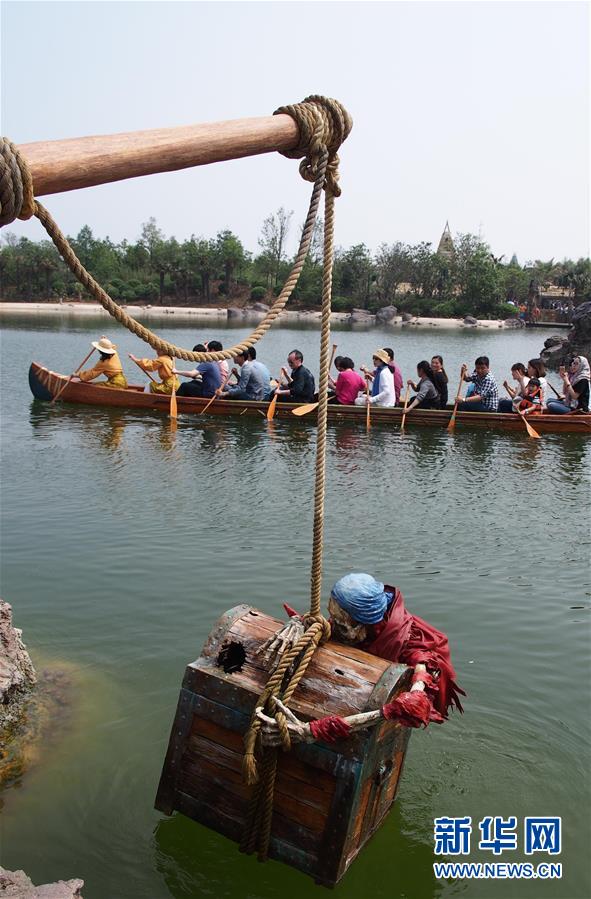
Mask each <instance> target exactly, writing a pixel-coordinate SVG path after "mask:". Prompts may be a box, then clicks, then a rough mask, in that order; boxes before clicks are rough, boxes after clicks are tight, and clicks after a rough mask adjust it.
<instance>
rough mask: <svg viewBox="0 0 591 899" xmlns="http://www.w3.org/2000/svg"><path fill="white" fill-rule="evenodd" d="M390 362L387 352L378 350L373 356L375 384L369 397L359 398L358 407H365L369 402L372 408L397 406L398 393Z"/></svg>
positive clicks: (356, 403)
mask: <svg viewBox="0 0 591 899" xmlns="http://www.w3.org/2000/svg"><path fill="white" fill-rule="evenodd" d="M389 361H390V359H389V356H388V354H387V353H386V351H385V350H376V351H375V353H374V354H373V364H374V365H375V371H374V373H373V384H372V388H371V393H370V395H369V396H367V395H366V396H358V397H357V399H356V400H355V405H356V406H365V405H366V404H367V403H368V402H369V403H371V405H372V406H395V405H396V392H395V390H394V376H393V374H392V372H391V370H390V369H389V368H388V362H389Z"/></svg>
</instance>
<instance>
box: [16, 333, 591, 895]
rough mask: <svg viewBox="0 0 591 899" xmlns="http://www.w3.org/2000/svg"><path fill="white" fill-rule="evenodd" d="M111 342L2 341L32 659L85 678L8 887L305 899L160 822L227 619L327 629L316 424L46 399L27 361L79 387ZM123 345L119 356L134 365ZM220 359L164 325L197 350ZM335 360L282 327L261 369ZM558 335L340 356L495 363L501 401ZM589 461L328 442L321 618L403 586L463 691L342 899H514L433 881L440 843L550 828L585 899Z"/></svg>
mask: <svg viewBox="0 0 591 899" xmlns="http://www.w3.org/2000/svg"><path fill="white" fill-rule="evenodd" d="M93 327H94V330H93ZM103 330H104V322H103V323H101V325H100V331H99V333H102V332H103ZM91 333H92V334H95V333H96V327H95V326H92V325H91V324H90V323H89V322H85V323H84V325H82V324H79V323H78V322H76V328H75V330H74V331H73V332H70V331H69V330H68V328H67V327H65V326H64V327H63V328H57V329H56V327H55V324H54V325H53V326H47V327H45V329H44V330H37V329H36V326H31V327H28V326H27V330H22V329H19V328H13V329H11V330H10V331H9V333H8V335H4V338H3V354H2V360H1V364H2V367H3V374H4V377H6V378H7V383H8V377H9V378H10V380H9V383H10V385H11V390H10V392H8V391H4V393H3V396H2V407H1V409H0V412H1V414H2V436H3V440H4V443H3V450H2V515H3V521H2V544H3V555H2V589H3V595H4V598H6V599H7V600H8V601H10V602H11V603H12V604H13V607H14V610H15V617H16V619H17V620H18V622H19V626H22V627H23V630H24V635H25V640H26V642H27V643H28V645H29V649H30V651H31V653H32V655H33V658H34V659H35V653H36V652H37V653H38V652H39V651H40V650H42V651H43V653H44V655H46V656H49V657H51V656H55V657H59V658H64V657H66V658H68V659H70V660H71V661H72V663H73V664H75V665H76V666H78V667H79V669H80V671H82V672H84V675H85V681H84V689H83V690H82V691H81V693H82V698H83V703H82V708H81V714H80V716H76V717H75V720H74V722H73V725H72V728H71V730H70V732H69V734H68V738H67V740H63V741H61V742H59V744H58V745H56V746H55V747H54V748H53V749H52V751H51V752H49V753H47V754H46V755H45V757H44V758H43V764H40V765H38V766H37V767H36V768H35V769H34V771H33V772H31V775H30V778H25V780H24V781H23V785H22V787H21V789H19V790H18V791H11V795H10V801H9V802H8V803H7V805H6V808H5V809H4V815H3V817H4V822H5V823H4V828H3V857H2V862H3V863H4V864H5V865H6V866H7V867H9V868H21V867H22V868H24V869H25V870H27V872H28V873H29V874H30V876H32V877H33V879H34V880H35V881H36V882H48V881H50V880H55V879H59V878H60V877H63V876H65V875H66V874H67V875H68V876H80V877H82V878H83V879H84V880H85V881H86V887H85V896H88V897H89V899H104V897H107V896H108V897H111V896H112V897H119V896H121V897H123V896H125V899H144V897H150V899H165V897H167V896H173V897H183V899H184V897H187V899H188V897H201V896H206V895H211V894H213V893H215V894H216V895H224V896H228V897H231V899H234V897H236V899H242V896H244V895H245V892H247V893H248V895H249V897H250V899H257V897H265V896H270V895H277V894H285V896H286V899H287V897H290V896H292V895H293V896H294V897H295V895H296V893H297V894H298V895H301V893H302V891H304V892H305V891H306V890H310V889H311V888H312V884H311V882H310V881H308V880H306V879H304V878H303V876H302V875H300V874H298V872H296V871H291V870H290V869H287V868H285V867H283V866H280V865H278V864H276V863H270V864H268V865H266V866H262V865H257V864H256V862H254V861H253V860H252V859H249V858H245V857H244V856H242V855H240V854H239V853H238V851H237V849H236V847H235V846H234V845H233V844H231V843H229V842H228V841H226V840H225V839H224V838H222V837H219V836H217V835H215V834H211V833H209V832H208V831H206V830H204V829H203V828H202V827H200V826H199V825H196V824H194V823H193V822H191V821H187V820H185V819H183V818H181V817H178V816H177V817H174V818H172V819H170V820H169V819H165V820H163V819H162V816H161V815H159V814H158V813H156V812H154V810H153V807H152V806H153V800H154V795H155V791H156V786H157V783H158V779H159V775H160V770H161V766H162V761H163V758H164V753H165V750H166V745H167V741H168V735H169V728H170V725H171V721H172V717H173V713H174V709H175V706H176V702H177V698H178V691H179V687H180V684H181V680H182V676H183V671H184V668H185V665H186V664H187V662H188V661H191V660H192V659H194V658H196V657H197V656H198V654H199V651H200V648H201V646H202V644H203V642H204V640H205V639H206V637H207V635H208V633H209V631H210V630H211V627H212V626H213V623H214V621H215V619H216V618H217V617H218V616H219V615H220V614H221V613H222V612H223V611H225V610H226V609H228V608H230V607H231V606H233V605H236V604H237V603H238V602H249V603H252V604H253V605H255V606H258V607H259V608H262V609H263V610H264V611H266V612H271V613H274V614H281V603H282V602H284V601H287V602H289V603H290V604H291V605H293V606H294V607H296V608H299V609H304V608H305V607H306V606H307V604H308V597H309V569H310V553H311V542H312V491H313V482H314V464H315V452H316V433H315V429H314V425H313V422H309V421H305V420H301V421H296V420H291V419H290V420H284V419H275V420H274V421H273V422H267V421H266V419H265V418H264V417H261V418H260V419H259V418H258V417H257V418H251V417H250V416H246V415H245V416H237V417H236V418H234V419H227V420H225V419H219V418H217V417H216V416H208V415H206V416H184V415H181V416H180V417H179V419H178V426H177V429H176V431H172V430H171V427H170V420H169V419H168V417H167V416H166V415H163V414H160V413H157V412H151V411H147V412H139V411H138V410H135V411H134V410H116V409H100V408H96V407H82V406H68V405H67V404H65V403H63V404H62V403H60V404H57V405H56V406H55V407H52V406H49V405H48V404H44V403H40V402H37V401H33V400H32V399H31V396H30V393H29V391H28V385H27V369H28V366H29V363H30V361H31V358H32V357H34V358H37V359H38V360H39V361H41V362H46V363H47V364H49V365H51V367H53V368H55V369H61V370H65V371H71V370H73V366H75V365H76V363H77V362H79V360H80V357H81V355H82V353H81V348H82V349H84V346H86V344H87V342H88V339H89V336H90V334H91ZM108 333H109V334H110V336H111V337H112V339H115V341H116V342H117V343H118V344H119V346H120V347H121V351H122V355H123V354H124V353H125V352H127V351H131V352H134V351H137V350H138V349H139V346H138V341H137V340H136V339H135V338H134V337H132V336H131V335H128V334H126V333H125V332H123V331H121V330H117V329H116V328H115V327H113V328H112V330H109V332H108ZM216 333H219V328H218V329H215V330H214V328H212V327H211V325H210V324H208V326H207V328H203V330H201V331H199V330H198V327H197V325H195V327H193V325H191V326H190V327H187V328H182V327H180V326H179V325H176V324H175V325H172V324H171V323H170V322H169V321H167V322H166V324H165V326H164V327H163V336H165V337H168V338H170V339H173V340H175V341H177V342H179V343H183V344H184V345H189V344H190V345H192V344H193V343H194V342H195V338H196V337H199V338H202V337H203V338H207V337H213V336H215V334H216ZM243 333H244V332H243V331H242V330H238V329H235V330H234V331H232V330H231V329H228V331H227V332H225V336H226V338H227V341H229V340H234V339H235V338H236V337H238V336H239V335H242V334H243ZM318 336H319V335H318V332H317V331H316V330H310V331H305V332H304V331H302V332H299V331H298V333H297V334H294V332H293V330H288V329H283V328H281V329H278V330H277V331H275V332H272V333H271V335H270V336H269V338H268V340H267V341H266V342H265V343H264V344H263V345H262V347H264V349H261V358H263V359H264V361H265V362H267V363H268V364H269V365H270V367H271V368H272V370H274V371H276V370H278V367H279V364H280V363H281V362H282V361H284V359H285V356H286V355H287V352H288V351H289V350H291V349H293V346H294V345H296V343H297V344H299V345H300V348H301V349H302V351H303V352H304V355H305V356H306V360H308V359H310V360H314V359H315V358H316V354H317V348H318ZM543 336H544V335H541V337H540V335H539V334H538V333H535V334H534V335H533V336H532V334H531V333H529V332H528V333H527V334H510V335H509V334H507V335H505V334H503V335H501V334H488V333H486V334H479V333H476V334H474V333H471V334H470V335H467V334H455V333H451V332H450V333H446V334H444V333H443V332H421V333H420V334H419V333H418V332H413V333H405V334H404V335H400V336H399V335H397V336H396V338H395V339H394V338H393V336H392V333H391V332H390V333H387V332H384V333H382V334H379V333H378V332H376V331H373V332H369V333H365V332H355V333H352V332H341V333H339V336H338V342H339V350H340V349H341V347H342V349H343V350H345V349H346V350H347V352H348V353H350V354H351V355H352V357H353V358H356V360H357V361H361V360H362V359H365V360H366V361H367V360H368V358H369V355H370V354H371V351H372V349H373V348H375V344H376V341H377V342H378V345H380V344H384V345H392V343H394V344H395V352H396V356H397V359H398V361H399V362H400V363H401V365H402V367H403V370H405V369H406V370H407V371H408V370H409V368H410V365H411V364H412V363H414V361H416V359H418V358H430V355H432V353H433V352H439V351H442V353H443V355H444V357H445V360H446V366H447V368H448V371H450V377H451V371H452V370H453V368H454V367H456V366H457V367H459V364H460V363H461V362H462V361H463V358H465V357H466V356H467V357H468V358H471V357H473V356H475V355H477V354H479V353H480V352H486V353H487V354H488V355H490V356H491V358H492V359H494V360H495V369H496V370H497V374H501V375H502V374H503V373H504V370H505V369H506V368H507V367H508V366H509V365H510V364H511V363H512V362H514V361H515V360H516V359H519V358H521V359H527V358H530V357H532V356H533V355H535V354H536V353H537V350H538V349H539V346H538V344H539V343H540V342H541V340H542V339H543ZM310 364H311V367H312V368H314V362H313V361H312V362H311V363H310ZM590 445H591V442H590V441H589V440H587V439H586V437H585V436H583V435H570V436H566V435H565V436H561V435H544V436H543V437H542V439H541V440H530V439H529V438H528V437H527V435H526V434H523V435H520V434H495V433H488V432H486V431H481V430H474V431H470V430H468V429H466V428H462V427H461V425H460V424H458V426H457V428H456V431H455V433H454V434H448V433H447V431H444V430H443V429H442V430H436V429H433V428H417V427H416V426H413V425H412V424H411V423H410V422H409V424H408V426H407V429H406V433H405V434H404V435H401V434H400V431H399V429H398V428H394V429H391V428H387V427H382V426H380V427H378V426H375V427H373V426H372V428H371V430H370V432H369V433H366V430H365V424H364V422H363V421H361V422H359V423H357V422H354V423H353V422H349V421H346V422H343V423H342V424H337V423H335V422H332V423H330V424H329V429H328V448H327V490H328V494H327V500H326V518H325V540H326V551H325V560H324V581H323V585H324V590H323V592H324V595H325V596H326V594H327V592H328V588H329V586H330V584H331V583H332V582H334V580H336V579H337V578H338V577H340V576H341V575H342V574H343V573H344V572H345V571H346V570H366V571H371V572H373V573H374V574H375V575H376V576H377V577H379V578H380V579H382V580H384V581H387V582H389V583H395V584H398V585H399V586H400V587H401V589H402V590H403V592H404V594H405V597H406V600H407V605H408V607H409V609H410V610H411V611H412V612H414V613H416V614H418V615H420V616H422V617H424V618H426V619H427V620H429V621H431V622H432V623H433V624H434V625H435V626H436V627H439V628H441V629H442V630H444V631H446V632H447V633H448V634H449V637H450V642H451V645H452V651H453V656H454V662H455V665H456V668H457V670H458V678H459V681H460V683H461V684H462V686H463V687H464V688H465V689H466V690H467V692H468V700H467V702H466V715H465V716H464V717H463V718H460V717H459V716H455V717H454V718H453V719H452V720H451V721H450V722H449V723H447V724H445V725H444V726H442V727H439V728H435V727H432V728H429V729H428V730H427V731H424V732H421V733H415V734H413V736H412V740H411V746H410V751H409V755H408V759H407V763H406V769H405V774H404V776H403V779H402V785H401V790H400V797H399V801H398V807H397V809H396V810H395V811H394V813H393V814H392V815H391V816H390V818H389V819H388V821H387V823H386V824H385V825H384V827H383V828H382V829H381V830H380V832H379V833H378V834H377V835H376V837H375V838H374V839H372V841H371V842H370V844H369V845H368V846H367V847H366V849H365V850H364V852H363V853H362V855H361V857H360V858H359V859H358V860H357V861H356V862H355V863H354V865H353V867H352V868H351V870H350V871H349V873H348V874H347V876H346V877H345V879H344V881H343V883H342V884H341V885H340V886H339V887H338V888H337V893H338V894H342V896H346V897H350V899H360V897H362V896H365V895H366V894H367V884H368V883H370V882H371V892H372V897H376V899H402V897H406V896H408V897H412V899H415V897H420V899H423V897H424V899H429V897H434V896H439V895H442V896H456V895H459V894H460V893H463V894H464V895H466V896H470V897H481V896H482V897H499V899H501V897H505V896H506V895H507V892H506V888H505V887H504V886H503V885H502V884H498V883H493V882H492V881H491V882H487V883H485V882H476V881H474V882H469V883H468V882H464V884H463V885H458V884H453V883H446V884H443V883H442V884H439V883H436V882H434V880H433V877H432V869H431V863H432V860H433V855H432V828H433V818H434V817H435V816H443V815H458V816H463V815H471V816H472V818H473V820H474V821H475V822H478V821H479V820H480V819H481V818H483V817H484V816H485V815H488V814H493V815H498V814H502V815H503V816H505V817H507V816H509V815H516V816H517V817H518V818H519V819H521V818H522V817H523V816H524V815H526V814H529V815H532V814H533V815H537V814H552V815H562V816H563V821H564V827H565V829H566V836H565V847H566V848H565V852H564V854H563V857H562V859H561V860H562V861H563V864H564V870H565V876H564V879H563V881H562V884H561V888H562V889H563V896H564V897H567V896H568V897H569V899H570V897H576V899H578V897H581V899H582V897H584V896H586V895H587V893H588V881H587V880H586V878H587V869H586V867H585V863H584V860H585V852H586V846H587V841H588V837H587V832H586V830H585V827H586V822H585V821H582V820H581V815H580V811H579V812H577V811H576V810H577V809H579V810H580V808H582V807H583V805H584V802H587V804H588V797H589V772H588V765H587V764H586V760H587V758H588V741H589V736H590V735H589V720H588V719H589V717H590V716H588V715H587V711H588V709H586V708H584V707H583V706H584V704H583V703H582V702H581V695H580V691H579V690H577V689H574V688H573V675H572V665H571V664H570V660H573V659H574V660H576V665H577V683H578V684H579V685H581V684H584V683H587V682H588V677H589V673H590V672H589V652H588V638H589V622H590V621H591V613H590V612H589V604H590V600H589V594H590V593H591V586H590V583H591V578H590V576H589V545H590V541H589V536H588V532H587V531H586V529H585V528H586V525H585V523H584V516H585V512H586V510H587V508H588V500H589V495H588V475H589V462H590V452H589V447H590ZM565 660H569V663H568V664H565ZM573 810H575V811H573ZM106 858H107V859H108V860H109V864H108V865H105V862H104V860H105V859H106ZM471 858H472V860H475V861H483V860H488V859H483V857H482V853H478V851H477V850H475V851H473V853H472V856H471ZM518 860H523V859H522V858H521V856H520V858H519V859H518ZM122 884H123V885H124V886H123V887H122ZM245 884H247V887H246V886H245ZM522 886H523V889H522ZM557 895H559V894H557V892H556V889H555V885H554V887H553V885H552V883H551V882H544V883H541V882H536V883H533V882H532V883H525V882H524V883H523V885H520V894H519V899H530V897H531V899H546V897H547V899H556V897H557ZM561 899H562V895H561Z"/></svg>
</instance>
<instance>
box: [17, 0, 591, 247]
mask: <svg viewBox="0 0 591 899" xmlns="http://www.w3.org/2000/svg"><path fill="white" fill-rule="evenodd" d="M310 93H322V94H326V95H328V96H333V97H336V98H338V99H339V100H341V102H343V103H344V105H345V106H346V107H347V108H348V109H349V111H350V112H351V114H352V116H353V119H354V127H353V131H352V133H351V136H350V137H349V139H348V141H347V142H346V144H345V145H344V146H343V148H342V152H341V184H342V188H343V196H342V198H341V199H340V200H338V201H337V213H336V216H337V217H336V225H337V243H339V244H341V245H342V246H350V245H352V244H355V243H366V244H367V245H368V246H369V247H370V248H371V249H372V250H375V249H376V248H377V247H378V246H379V245H380V244H381V243H383V242H387V243H391V242H393V241H395V240H402V241H406V242H409V243H416V242H419V241H423V240H426V241H431V242H433V243H435V244H436V243H437V241H438V240H439V237H440V234H441V231H442V229H443V227H444V225H445V222H446V220H447V219H449V223H450V227H451V229H452V232H453V233H456V232H458V231H462V232H466V231H468V232H472V233H475V234H478V233H479V232H480V233H481V234H482V236H483V237H484V238H485V239H486V240H487V241H488V242H489V243H490V245H491V247H492V249H493V251H494V253H495V254H496V255H500V254H502V253H504V254H506V255H507V256H508V257H509V256H510V255H511V254H512V253H513V252H516V253H517V255H518V258H519V261H520V262H521V263H524V262H525V261H527V260H530V259H534V258H541V259H549V258H550V257H555V258H557V259H561V258H563V257H565V256H568V257H574V258H578V257H579V256H583V255H588V253H589V149H590V147H589V6H588V4H587V3H585V2H566V0H561V2H547V3H546V2H492V3H485V2H483V3H481V2H456V3H447V2H441V3H431V2H424V3H423V2H400V3H397V2H380V3H375V2H363V3H358V2H330V3H325V2H315V3H299V2H298V3H295V2H294V3H292V2H241V3H236V2H217V3H208V2H186V3H177V2H168V3H160V2H154V3H150V2H132V3H129V2H101V3H97V2H66V3H54V2H41V3H30V2H26V0H21V2H2V133H3V134H5V135H6V136H8V137H10V138H11V140H13V141H15V142H16V143H26V142H30V141H37V140H52V139H59V138H65V137H76V136H82V135H87V134H107V133H111V132H120V131H133V130H136V129H146V128H157V127H166V126H173V125H183V124H191V123H195V122H207V121H216V120H221V119H233V118H241V117H245V116H257V115H269V114H270V113H272V112H273V110H274V109H275V108H276V107H277V106H280V105H282V104H285V103H291V102H296V101H298V100H301V99H303V98H304V97H305V96H306V95H308V94H310ZM308 195H309V186H308V185H307V184H306V183H305V182H303V181H302V180H301V178H300V176H299V174H298V171H297V163H296V162H293V161H291V160H287V159H285V158H284V157H282V156H279V155H278V154H273V155H265V156H261V157H258V158H252V159H245V160H239V161H233V162H227V163H219V164H216V165H213V166H208V167H203V168H197V169H194V170H189V171H183V172H179V173H171V174H164V175H153V176H150V177H146V178H140V179H135V180H132V181H129V182H125V183H119V184H112V185H105V186H101V187H95V188H91V189H87V190H85V191H75V192H72V193H68V194H62V195H60V196H51V197H46V198H44V203H45V205H46V206H47V207H48V208H49V210H50V211H51V212H52V213H53V215H54V216H55V218H56V219H57V221H58V222H59V223H60V225H61V227H62V229H63V230H64V231H66V232H67V233H69V234H75V233H77V231H78V230H79V229H80V227H81V226H82V225H83V224H89V225H90V226H91V228H92V230H93V232H94V234H95V235H96V236H100V237H104V236H106V235H109V236H110V237H111V239H112V240H115V241H119V240H122V239H124V238H127V239H128V240H135V239H137V237H138V236H139V233H140V230H141V225H142V223H143V222H145V221H147V219H148V218H149V217H150V216H154V217H155V218H156V220H157V222H158V225H159V226H160V227H161V228H162V230H163V231H164V233H165V234H166V235H168V236H170V235H174V236H175V237H177V239H179V240H182V239H184V238H187V237H189V236H190V235H191V234H195V235H203V236H206V237H209V236H211V237H213V236H215V234H216V232H217V231H218V230H220V229H222V228H230V229H231V230H232V231H234V232H235V233H236V234H238V236H239V237H240V238H241V239H242V241H243V242H244V244H245V246H246V247H247V249H250V250H256V249H257V237H258V235H259V233H260V228H261V224H262V221H263V219H264V218H265V217H266V216H267V215H269V214H270V213H271V212H273V211H274V210H276V209H277V208H278V207H279V206H284V207H285V208H287V209H293V210H294V218H293V222H294V228H293V240H294V242H295V236H296V233H295V232H296V230H297V228H296V227H295V225H297V224H299V223H300V222H301V221H303V218H304V215H305V210H306V206H307V200H308ZM10 230H12V231H14V232H16V233H18V234H25V235H27V236H28V237H30V238H32V239H38V238H40V237H41V236H42V234H43V232H42V229H41V226H40V225H39V224H38V223H36V222H35V223H32V222H25V223H18V224H16V225H13V226H10Z"/></svg>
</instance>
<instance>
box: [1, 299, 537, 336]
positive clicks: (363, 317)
mask: <svg viewBox="0 0 591 899" xmlns="http://www.w3.org/2000/svg"><path fill="white" fill-rule="evenodd" d="M122 308H123V309H125V310H126V311H127V312H128V313H129V314H130V315H132V316H133V317H134V318H137V319H139V320H146V319H156V318H163V317H166V316H173V315H174V317H175V318H176V319H179V320H182V319H188V320H191V319H193V320H194V319H200V320H203V321H208V322H211V323H212V324H215V323H217V322H230V323H233V324H239V323H241V322H244V323H249V322H253V323H255V322H259V321H261V320H262V319H263V318H264V316H265V314H266V312H268V310H269V307H268V306H267V305H266V304H265V303H254V304H253V305H252V306H246V307H244V308H237V307H233V306H230V307H228V308H220V309H217V308H211V307H186V306H150V305H148V306H133V305H123V306H122ZM2 314H4V315H60V316H67V315H76V316H104V317H105V318H109V317H110V316H109V314H108V312H106V311H105V310H104V309H103V308H102V306H100V305H98V304H97V303H79V302H69V301H68V302H61V303H7V302H0V315H2ZM320 317H321V313H320V311H319V310H317V309H313V310H292V309H286V310H284V311H283V312H282V313H281V314H280V315H279V320H280V321H282V322H283V323H284V324H292V323H293V324H296V323H309V324H318V325H320ZM331 322H333V323H336V324H343V325H351V326H354V327H359V328H371V327H384V326H386V327H392V328H394V329H396V328H413V327H425V328H442V329H444V328H447V329H457V328H483V329H486V330H492V329H499V328H520V327H523V322H520V321H519V320H517V319H506V320H502V319H492V320H490V321H488V320H479V319H476V318H474V317H473V316H470V315H468V316H466V317H465V318H464V319H454V318H434V317H430V316H420V317H418V316H414V315H411V314H410V313H409V312H403V313H399V312H398V310H397V309H396V307H394V306H386V307H384V308H383V309H379V310H378V312H377V313H375V314H374V313H371V312H368V311H367V310H366V309H353V310H352V312H333V313H332V315H331Z"/></svg>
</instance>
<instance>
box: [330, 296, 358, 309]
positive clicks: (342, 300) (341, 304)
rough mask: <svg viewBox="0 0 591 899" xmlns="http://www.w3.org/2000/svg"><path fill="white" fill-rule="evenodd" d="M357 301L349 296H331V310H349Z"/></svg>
mask: <svg viewBox="0 0 591 899" xmlns="http://www.w3.org/2000/svg"><path fill="white" fill-rule="evenodd" d="M356 305H357V303H356V302H355V300H354V299H352V298H351V297H333V298H332V311H333V312H351V310H352V309H354V308H355V306H356Z"/></svg>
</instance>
